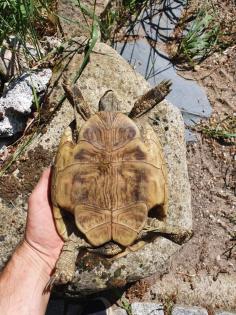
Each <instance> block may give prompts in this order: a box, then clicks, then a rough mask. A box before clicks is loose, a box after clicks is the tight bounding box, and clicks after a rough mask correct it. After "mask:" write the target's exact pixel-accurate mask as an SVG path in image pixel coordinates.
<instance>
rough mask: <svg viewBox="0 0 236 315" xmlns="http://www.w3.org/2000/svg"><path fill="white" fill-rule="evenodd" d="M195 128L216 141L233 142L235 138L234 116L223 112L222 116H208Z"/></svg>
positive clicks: (235, 125) (235, 121) (235, 117)
mask: <svg viewBox="0 0 236 315" xmlns="http://www.w3.org/2000/svg"><path fill="white" fill-rule="evenodd" d="M195 130H197V131H200V132H201V133H202V134H204V135H205V136H207V137H209V138H213V139H215V140H218V141H223V142H227V143H228V144H235V139H236V116H234V115H233V114H232V115H230V114H225V115H224V117H223V118H221V117H218V118H214V117H212V118H210V119H209V120H208V121H207V122H202V123H201V124H199V125H197V126H196V127H195Z"/></svg>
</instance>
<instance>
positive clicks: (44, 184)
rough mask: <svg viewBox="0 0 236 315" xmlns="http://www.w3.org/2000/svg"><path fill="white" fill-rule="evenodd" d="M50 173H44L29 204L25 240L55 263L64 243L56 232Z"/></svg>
mask: <svg viewBox="0 0 236 315" xmlns="http://www.w3.org/2000/svg"><path fill="white" fill-rule="evenodd" d="M50 173H51V169H47V170H45V171H44V172H43V174H42V176H41V178H40V180H39V182H38V184H37V185H36V187H35V188H34V190H33V192H32V194H31V196H30V198H29V202H28V207H29V210H28V217H27V225H26V232H25V239H26V241H27V242H28V243H29V245H30V246H32V247H33V248H34V249H35V250H37V251H38V252H39V253H41V254H43V255H45V256H46V258H48V259H49V262H50V261H52V263H54V261H55V260H57V258H58V255H59V253H60V251H61V248H62V245H63V241H62V239H61V238H60V236H59V235H58V233H57V231H56V227H55V224H54V220H53V215H52V210H51V205H50Z"/></svg>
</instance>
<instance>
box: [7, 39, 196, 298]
mask: <svg viewBox="0 0 236 315" xmlns="http://www.w3.org/2000/svg"><path fill="white" fill-rule="evenodd" d="M71 49H72V48H71ZM82 61H83V56H82V55H80V54H75V55H74V57H73V59H72V60H71V62H70V64H69V66H68V70H67V76H68V77H69V78H71V79H72V78H73V76H74V74H75V73H76V71H78V69H79V67H80V65H81V63H82ZM65 62H66V61H65ZM58 71H59V70H58ZM57 76H58V73H56V72H54V74H53V79H52V82H53V81H54V80H55V79H56V78H57ZM60 84H61V81H59V82H58V86H57V89H55V90H54V91H53V93H52V94H51V95H50V100H51V102H57V101H58V100H60V99H61V96H62V95H63V91H62V88H61V85H60ZM78 84H79V86H80V89H81V91H82V94H83V96H84V98H85V99H86V101H87V102H88V103H89V104H91V106H92V108H93V110H94V111H95V110H97V108H98V101H99V99H100V97H101V96H102V95H103V94H104V92H105V91H107V90H113V91H114V92H115V93H116V94H117V98H118V99H119V100H120V101H121V104H122V110H123V111H124V112H127V111H129V110H130V109H131V107H132V104H133V103H134V100H136V99H137V97H138V96H140V95H142V94H144V93H145V92H146V91H148V90H149V89H150V85H149V84H148V83H147V82H146V81H145V79H144V78H143V77H142V76H141V75H139V74H137V73H136V72H135V71H134V69H133V68H132V67H130V66H129V65H128V64H127V62H126V61H125V60H124V59H123V58H122V57H121V56H120V55H119V54H118V53H117V52H116V51H115V50H113V49H112V48H111V47H109V46H107V45H105V44H102V43H99V44H97V45H96V47H95V49H94V53H92V54H91V55H90V62H89V63H88V65H87V66H86V68H85V70H84V71H83V73H82V75H81V77H80V80H79V83H78ZM150 116H152V117H153V119H154V118H156V116H158V119H159V120H158V122H159V123H158V125H153V127H154V128H155V130H156V132H157V133H158V136H159V137H160V141H161V142H162V144H163V147H164V154H165V158H166V161H167V164H168V185H169V191H170V205H169V214H168V217H167V222H168V223H170V224H171V223H172V224H173V223H174V224H175V225H176V226H179V227H180V228H181V227H182V228H185V229H187V230H189V231H191V229H192V213H191V198H190V196H191V192H190V185H189V181H188V174H187V164H186V148H185V141H184V123H183V119H182V116H181V113H180V111H179V110H178V109H177V108H176V107H174V106H173V105H171V104H170V103H168V102H167V101H163V102H162V103H161V104H159V105H158V106H157V108H156V109H155V111H154V112H153V113H152V114H151V113H150ZM72 119H73V110H72V108H71V105H70V104H69V102H68V101H65V102H64V103H63V105H62V107H61V108H60V110H59V111H58V112H57V114H56V115H55V117H54V118H53V120H52V121H51V123H50V124H49V125H48V126H47V132H46V133H44V134H42V135H39V136H38V137H37V138H36V139H34V141H33V142H32V144H31V146H30V147H29V149H34V148H35V147H37V146H38V144H39V143H40V144H41V145H42V146H43V147H44V148H46V149H47V150H50V151H52V150H54V149H55V147H56V146H57V145H58V142H59V139H60V136H61V134H62V132H63V130H64V128H65V127H66V126H67V125H68V124H69V123H70V122H71V120H72ZM150 121H151V122H152V120H150ZM8 211H10V210H8ZM4 227H5V229H6V231H5V233H7V227H8V224H7V222H5V225H4ZM19 236H20V235H19V234H18V237H19ZM179 249H180V245H178V244H176V243H173V242H172V241H170V240H168V239H166V238H164V237H161V236H158V237H157V238H156V239H155V240H153V241H152V242H150V243H148V244H146V245H145V246H144V247H143V248H142V249H140V250H139V251H136V252H131V253H129V254H128V255H127V256H126V257H122V258H119V259H117V260H115V261H111V260H109V259H105V258H98V257H95V256H94V255H92V254H89V253H87V254H85V255H84V256H83V257H81V259H80V261H79V266H78V270H77V271H76V276H75V278H74V280H73V283H72V284H70V285H69V286H68V289H69V290H71V291H76V292H79V293H78V295H80V294H87V293H91V292H96V291H100V290H104V289H108V288H112V287H114V286H115V287H117V286H123V285H125V284H126V283H127V282H133V281H136V280H138V279H140V278H144V277H147V276H150V275H152V274H154V273H158V274H163V273H165V272H166V271H167V270H168V261H169V258H170V257H171V256H172V255H173V254H174V253H176V251H178V250H179ZM5 250H8V251H9V248H7V249H5ZM2 255H3V252H2Z"/></svg>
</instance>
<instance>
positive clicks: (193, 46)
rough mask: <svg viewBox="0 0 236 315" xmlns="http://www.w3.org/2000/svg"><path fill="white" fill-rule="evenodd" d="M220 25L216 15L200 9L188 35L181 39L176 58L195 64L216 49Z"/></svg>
mask: <svg viewBox="0 0 236 315" xmlns="http://www.w3.org/2000/svg"><path fill="white" fill-rule="evenodd" d="M219 31H220V26H219V24H218V23H216V22H214V16H213V15H212V14H209V13H208V11H207V10H205V9H200V10H199V12H198V13H197V15H196V18H195V19H194V21H193V22H192V23H191V26H190V28H189V30H188V32H187V34H186V35H184V36H183V37H182V39H181V40H180V43H179V46H178V49H177V53H176V55H175V58H178V59H179V60H184V61H187V62H189V63H190V64H191V65H193V64H194V63H195V62H198V61H201V60H203V59H204V58H206V57H207V56H208V55H209V54H210V53H212V52H213V51H215V49H216V47H217V41H218V36H219Z"/></svg>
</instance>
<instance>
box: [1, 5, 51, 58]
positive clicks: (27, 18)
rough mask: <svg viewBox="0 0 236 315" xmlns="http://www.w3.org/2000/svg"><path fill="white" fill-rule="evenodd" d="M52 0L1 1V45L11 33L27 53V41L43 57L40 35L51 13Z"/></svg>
mask: <svg viewBox="0 0 236 315" xmlns="http://www.w3.org/2000/svg"><path fill="white" fill-rule="evenodd" d="M51 2H52V0H46V1H45V0H43V1H41V0H3V1H1V2H0V12H1V15H0V46H1V45H2V43H3V41H4V39H7V38H8V37H9V36H10V35H14V36H16V38H17V39H18V41H19V42H20V43H21V44H22V45H23V47H24V48H25V50H26V53H30V52H29V51H28V50H27V45H26V42H28V43H30V44H31V45H33V47H35V49H36V52H37V58H38V59H40V58H41V51H40V44H39V37H40V36H41V35H42V32H43V30H44V29H45V27H46V25H48V21H49V20H48V18H49V15H50V14H51V16H52V13H50V5H51Z"/></svg>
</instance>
